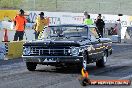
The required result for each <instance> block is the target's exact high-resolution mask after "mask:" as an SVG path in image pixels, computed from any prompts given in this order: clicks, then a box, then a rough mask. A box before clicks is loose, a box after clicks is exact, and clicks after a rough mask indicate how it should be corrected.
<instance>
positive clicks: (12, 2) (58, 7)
mask: <svg viewBox="0 0 132 88" xmlns="http://www.w3.org/2000/svg"><path fill="white" fill-rule="evenodd" d="M128 2H129V3H128ZM131 5H132V1H131V0H0V9H3V8H4V9H20V8H22V9H24V10H31V11H36V10H37V11H61V12H64V11H65V12H83V11H88V12H89V13H104V14H105V13H106V14H119V13H122V14H129V15H130V14H132V12H131V9H132V7H131Z"/></svg>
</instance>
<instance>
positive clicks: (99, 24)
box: [95, 14, 105, 37]
mask: <svg viewBox="0 0 132 88" xmlns="http://www.w3.org/2000/svg"><path fill="white" fill-rule="evenodd" d="M95 23H96V26H97V28H98V31H99V33H100V35H101V37H103V29H104V26H105V23H104V21H103V20H102V19H101V14H99V15H98V17H97V20H96V22H95Z"/></svg>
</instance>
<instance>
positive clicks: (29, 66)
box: [26, 62, 37, 71]
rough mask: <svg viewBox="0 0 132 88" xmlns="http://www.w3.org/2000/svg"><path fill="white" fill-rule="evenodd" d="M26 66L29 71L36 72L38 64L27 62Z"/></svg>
mask: <svg viewBox="0 0 132 88" xmlns="http://www.w3.org/2000/svg"><path fill="white" fill-rule="evenodd" d="M26 66H27V69H28V70H29V71H35V69H36V66H37V64H36V63H32V62H26Z"/></svg>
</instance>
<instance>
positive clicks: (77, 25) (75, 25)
mask: <svg viewBox="0 0 132 88" xmlns="http://www.w3.org/2000/svg"><path fill="white" fill-rule="evenodd" d="M49 27H96V26H95V25H86V24H56V25H50V26H49Z"/></svg>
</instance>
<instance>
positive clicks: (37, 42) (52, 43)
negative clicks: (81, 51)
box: [24, 39, 80, 47]
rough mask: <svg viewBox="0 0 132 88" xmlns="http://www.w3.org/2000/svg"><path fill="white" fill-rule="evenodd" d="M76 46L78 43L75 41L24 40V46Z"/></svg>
mask: <svg viewBox="0 0 132 88" xmlns="http://www.w3.org/2000/svg"><path fill="white" fill-rule="evenodd" d="M44 45H45V46H76V47H79V46H80V44H79V43H78V42H76V41H67V40H63V41H59V40H48V39H46V40H33V41H29V42H26V43H25V44H24V46H44Z"/></svg>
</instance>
